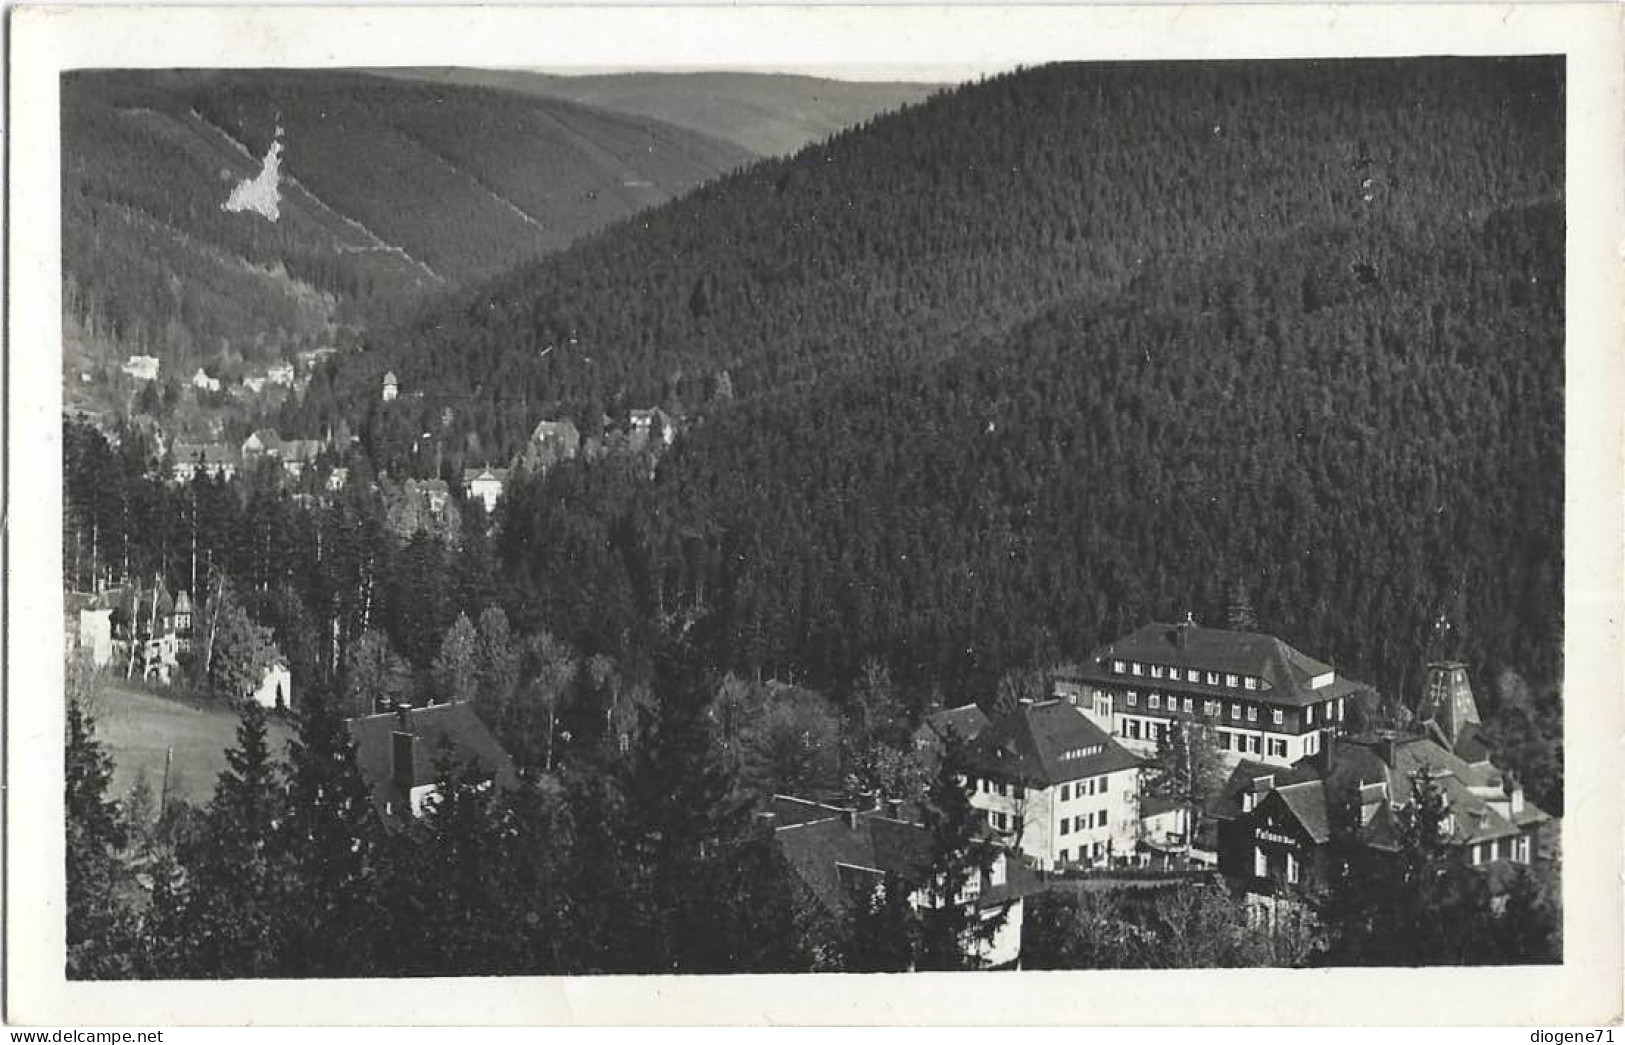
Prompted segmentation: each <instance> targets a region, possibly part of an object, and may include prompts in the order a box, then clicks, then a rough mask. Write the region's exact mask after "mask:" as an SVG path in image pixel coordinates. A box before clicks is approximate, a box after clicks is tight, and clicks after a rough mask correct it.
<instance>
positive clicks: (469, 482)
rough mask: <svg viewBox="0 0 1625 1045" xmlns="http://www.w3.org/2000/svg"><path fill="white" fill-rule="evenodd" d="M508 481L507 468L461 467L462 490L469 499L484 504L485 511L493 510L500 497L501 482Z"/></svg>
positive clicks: (488, 466)
mask: <svg viewBox="0 0 1625 1045" xmlns="http://www.w3.org/2000/svg"><path fill="white" fill-rule="evenodd" d="M507 481H508V469H506V468H492V467H491V466H490V465H486V466H485V467H484V468H464V469H463V490H464V491H465V492H466V493H467V494H468V496H469V499H470V500H479V501H480V502H481V503H483V504H484V505H485V510H486V511H487V512H491V511H495V510H496V506H497V501H499V500H501V499H502V487H503V484H504V483H506V482H507Z"/></svg>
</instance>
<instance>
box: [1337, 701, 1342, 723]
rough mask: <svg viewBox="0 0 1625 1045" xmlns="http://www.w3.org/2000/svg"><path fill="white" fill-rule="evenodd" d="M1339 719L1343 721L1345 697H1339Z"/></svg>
mask: <svg viewBox="0 0 1625 1045" xmlns="http://www.w3.org/2000/svg"><path fill="white" fill-rule="evenodd" d="M1337 721H1339V722H1341V721H1343V698H1342V697H1338V698H1337Z"/></svg>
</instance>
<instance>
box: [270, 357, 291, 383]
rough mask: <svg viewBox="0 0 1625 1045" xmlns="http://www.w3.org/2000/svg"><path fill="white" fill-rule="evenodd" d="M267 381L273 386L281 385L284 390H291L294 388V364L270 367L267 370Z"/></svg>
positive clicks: (276, 364) (273, 364)
mask: <svg viewBox="0 0 1625 1045" xmlns="http://www.w3.org/2000/svg"><path fill="white" fill-rule="evenodd" d="M265 380H267V381H269V382H271V384H273V385H281V386H282V387H283V388H291V387H292V386H293V364H292V363H272V364H271V365H270V366H268V367H266V368H265Z"/></svg>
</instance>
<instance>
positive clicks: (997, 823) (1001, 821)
mask: <svg viewBox="0 0 1625 1045" xmlns="http://www.w3.org/2000/svg"><path fill="white" fill-rule="evenodd" d="M1009 822H1010V818H1009V817H1007V816H1005V815H1004V814H1003V813H994V814H993V826H994V827H996V828H998V829H999V830H1000V831H1003V830H1004V829H1005V826H1006V825H1007V824H1009Z"/></svg>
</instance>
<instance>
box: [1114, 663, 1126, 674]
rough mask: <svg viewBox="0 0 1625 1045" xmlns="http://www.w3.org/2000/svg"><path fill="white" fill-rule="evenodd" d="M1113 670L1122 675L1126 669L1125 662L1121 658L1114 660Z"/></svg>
mask: <svg viewBox="0 0 1625 1045" xmlns="http://www.w3.org/2000/svg"><path fill="white" fill-rule="evenodd" d="M1112 670H1113V671H1115V672H1116V673H1117V674H1119V675H1121V674H1122V673H1123V670H1124V669H1123V662H1122V661H1120V660H1114V661H1112Z"/></svg>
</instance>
